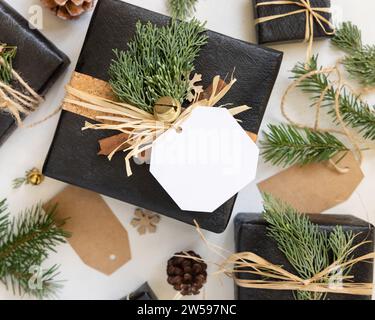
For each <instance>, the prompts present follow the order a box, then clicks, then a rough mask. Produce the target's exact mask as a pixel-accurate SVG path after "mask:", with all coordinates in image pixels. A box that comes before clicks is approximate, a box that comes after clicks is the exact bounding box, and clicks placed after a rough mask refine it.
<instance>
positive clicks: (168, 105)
mask: <svg viewBox="0 0 375 320" xmlns="http://www.w3.org/2000/svg"><path fill="white" fill-rule="evenodd" d="M180 114H181V103H180V102H179V101H178V100H176V99H174V98H172V97H162V98H160V99H158V101H156V103H155V106H154V117H155V119H156V120H159V121H163V122H169V123H173V122H175V121H176V120H177V118H178V117H179V116H180Z"/></svg>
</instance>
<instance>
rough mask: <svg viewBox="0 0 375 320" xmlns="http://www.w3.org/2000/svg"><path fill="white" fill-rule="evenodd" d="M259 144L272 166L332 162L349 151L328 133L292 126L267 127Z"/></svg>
mask: <svg viewBox="0 0 375 320" xmlns="http://www.w3.org/2000/svg"><path fill="white" fill-rule="evenodd" d="M268 129H269V132H265V133H264V134H265V139H264V140H262V141H261V148H262V156H263V157H264V159H265V161H266V162H270V163H272V164H273V165H282V166H289V165H294V164H298V165H306V164H310V163H314V162H323V161H327V160H329V159H332V158H333V157H334V156H336V155H338V154H339V153H341V152H348V151H349V149H348V148H347V147H345V145H344V144H343V143H342V142H341V141H340V140H338V139H337V138H336V137H335V136H333V135H332V134H330V133H328V132H318V131H314V130H311V129H307V128H306V129H297V128H296V127H294V126H291V125H284V124H281V125H272V124H271V125H268Z"/></svg>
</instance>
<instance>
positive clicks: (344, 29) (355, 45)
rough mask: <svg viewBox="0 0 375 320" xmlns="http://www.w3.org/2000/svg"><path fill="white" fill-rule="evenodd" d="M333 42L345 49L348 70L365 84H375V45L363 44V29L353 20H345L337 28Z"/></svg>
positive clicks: (344, 61)
mask: <svg viewBox="0 0 375 320" xmlns="http://www.w3.org/2000/svg"><path fill="white" fill-rule="evenodd" d="M332 43H333V45H334V46H336V47H337V48H339V49H341V50H343V51H345V52H346V53H347V56H346V57H345V58H344V60H343V64H344V66H345V67H346V70H347V71H348V72H349V74H351V75H352V76H353V77H354V78H356V79H358V80H359V81H360V83H361V84H362V85H364V86H371V87H372V86H375V46H374V45H372V46H369V45H363V43H362V33H361V30H360V29H359V28H358V27H357V26H355V25H354V24H352V23H351V22H344V23H343V24H342V25H341V27H340V28H339V29H337V30H336V34H335V36H334V37H333V38H332Z"/></svg>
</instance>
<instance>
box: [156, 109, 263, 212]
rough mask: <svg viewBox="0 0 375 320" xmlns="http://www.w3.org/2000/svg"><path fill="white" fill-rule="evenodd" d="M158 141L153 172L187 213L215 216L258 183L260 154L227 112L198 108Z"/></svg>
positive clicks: (224, 110)
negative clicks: (236, 196)
mask: <svg viewBox="0 0 375 320" xmlns="http://www.w3.org/2000/svg"><path fill="white" fill-rule="evenodd" d="M180 127H181V129H182V130H176V129H170V130H168V131H167V132H165V133H164V134H163V135H161V136H160V137H159V138H157V139H156V140H155V141H154V143H153V146H152V153H151V165H150V171H151V173H152V174H153V176H154V177H155V178H156V179H157V180H158V182H159V183H160V184H161V185H162V187H163V188H164V189H165V190H166V191H167V192H168V194H169V195H170V196H171V198H172V199H173V200H174V201H175V202H176V203H177V205H178V206H179V207H180V208H181V209H182V210H186V211H198V212H213V211H215V210H216V209H217V208H218V207H220V206H221V205H222V204H223V203H225V202H226V201H227V200H229V199H230V198H232V197H233V196H234V195H235V194H236V193H238V192H239V191H240V190H242V189H243V188H244V187H245V186H247V185H248V184H249V183H250V182H251V181H253V180H254V178H255V175H256V168H257V163H258V157H259V149H258V147H257V146H256V144H255V143H254V142H253V141H252V140H251V139H250V138H249V136H248V135H247V134H246V132H245V131H244V130H243V129H242V127H241V126H240V125H239V124H238V122H237V120H236V119H235V118H234V117H233V116H232V115H231V114H230V113H229V111H228V110H227V109H225V108H212V107H198V108H196V109H195V110H193V112H192V113H191V115H190V116H189V117H188V119H187V120H185V121H184V122H183V123H182V124H181V125H180Z"/></svg>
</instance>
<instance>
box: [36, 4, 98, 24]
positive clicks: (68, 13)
mask: <svg viewBox="0 0 375 320" xmlns="http://www.w3.org/2000/svg"><path fill="white" fill-rule="evenodd" d="M40 1H41V2H42V3H43V5H45V6H46V7H47V8H49V9H51V10H52V11H53V12H54V13H55V15H57V16H58V17H59V18H61V19H65V20H70V19H75V18H78V17H79V16H81V15H82V14H83V13H85V12H86V11H87V10H89V9H91V8H92V7H93V6H94V3H95V0H40Z"/></svg>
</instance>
